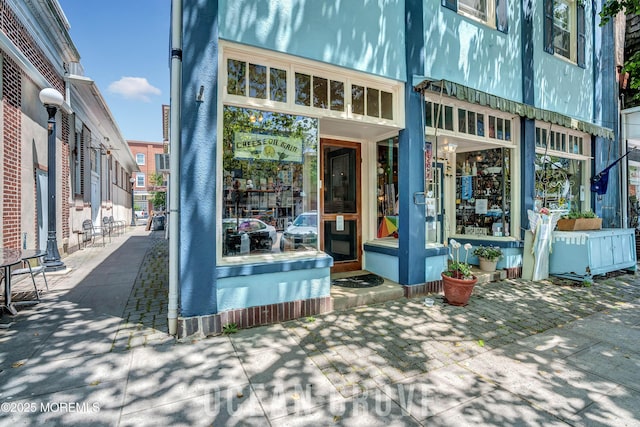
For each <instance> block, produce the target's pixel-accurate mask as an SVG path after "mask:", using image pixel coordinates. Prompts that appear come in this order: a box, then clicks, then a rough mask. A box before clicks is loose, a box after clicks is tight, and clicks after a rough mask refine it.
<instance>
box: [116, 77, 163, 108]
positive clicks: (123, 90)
mask: <svg viewBox="0 0 640 427" xmlns="http://www.w3.org/2000/svg"><path fill="white" fill-rule="evenodd" d="M109 92H111V93H115V94H118V95H122V96H123V97H124V98H126V99H133V100H138V101H143V102H151V98H150V97H151V96H154V95H160V94H161V93H162V92H161V91H160V89H158V88H157V87H155V86H153V85H151V84H150V83H149V82H148V81H147V79H146V78H144V77H122V78H121V79H120V80H118V81H115V82H113V83H111V84H110V85H109Z"/></svg>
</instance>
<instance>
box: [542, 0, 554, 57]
mask: <svg viewBox="0 0 640 427" xmlns="http://www.w3.org/2000/svg"><path fill="white" fill-rule="evenodd" d="M543 43H544V51H545V52H547V53H551V54H553V52H554V49H553V0H544V42H543Z"/></svg>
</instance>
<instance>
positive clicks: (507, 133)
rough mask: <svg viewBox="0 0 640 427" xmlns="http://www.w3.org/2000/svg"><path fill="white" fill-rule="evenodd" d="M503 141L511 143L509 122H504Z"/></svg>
mask: <svg viewBox="0 0 640 427" xmlns="http://www.w3.org/2000/svg"><path fill="white" fill-rule="evenodd" d="M504 140H505V141H511V120H505V121H504Z"/></svg>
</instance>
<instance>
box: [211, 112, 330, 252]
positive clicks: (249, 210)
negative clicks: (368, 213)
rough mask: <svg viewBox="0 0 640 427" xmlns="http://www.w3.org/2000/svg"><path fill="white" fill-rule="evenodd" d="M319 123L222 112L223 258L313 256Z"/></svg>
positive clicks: (269, 114)
mask: <svg viewBox="0 0 640 427" xmlns="http://www.w3.org/2000/svg"><path fill="white" fill-rule="evenodd" d="M317 152H318V120H317V119H314V118H310V117H304V116H297V115H291V114H282V113H274V112H269V111H262V110H256V109H248V108H240V107H233V106H225V107H224V131H223V161H222V169H223V172H222V173H223V191H222V192H221V193H220V194H221V197H222V200H221V204H222V206H223V212H222V227H220V232H221V233H222V248H223V249H222V256H223V257H231V256H239V255H242V256H246V255H259V254H265V253H277V252H289V251H304V250H317V248H318V239H317V210H318V176H317V175H318V172H317V171H318V161H317Z"/></svg>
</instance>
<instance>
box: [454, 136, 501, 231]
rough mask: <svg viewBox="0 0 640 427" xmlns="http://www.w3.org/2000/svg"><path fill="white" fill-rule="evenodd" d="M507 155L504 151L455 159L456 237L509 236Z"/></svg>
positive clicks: (488, 151) (472, 154) (474, 154)
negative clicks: (459, 235) (464, 235)
mask: <svg viewBox="0 0 640 427" xmlns="http://www.w3.org/2000/svg"><path fill="white" fill-rule="evenodd" d="M509 155H510V151H509V150H508V149H504V148H496V149H491V150H482V151H471V152H466V153H458V154H457V156H456V234H467V235H475V236H496V237H502V236H509V235H510V227H509V225H510V222H511V220H510V193H511V182H510V174H509V172H510V171H509Z"/></svg>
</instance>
